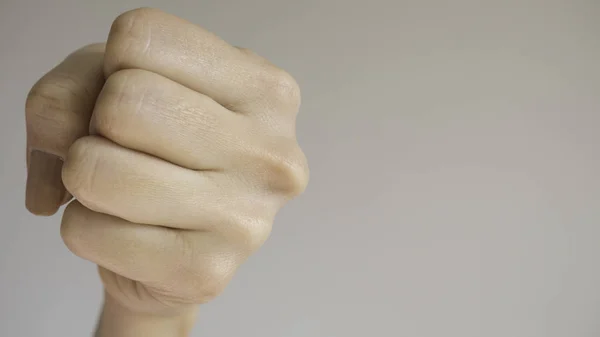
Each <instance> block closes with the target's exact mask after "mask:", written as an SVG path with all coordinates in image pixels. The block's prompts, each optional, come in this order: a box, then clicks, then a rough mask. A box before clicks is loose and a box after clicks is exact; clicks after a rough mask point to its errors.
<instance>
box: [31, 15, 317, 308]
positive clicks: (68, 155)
mask: <svg viewBox="0 0 600 337" xmlns="http://www.w3.org/2000/svg"><path fill="white" fill-rule="evenodd" d="M299 104H300V92H299V89H298V86H297V84H296V82H295V81H294V79H293V78H292V77H291V76H290V75H289V74H287V73H286V72H284V71H283V70H281V69H279V68H277V67H276V66H274V65H273V64H271V63H269V62H268V61H267V60H265V59H263V58H262V57H260V56H258V55H256V54H254V53H252V52H250V51H248V50H245V49H240V48H236V47H233V46H231V45H229V44H227V43H226V42H224V41H223V40H221V39H219V38H218V37H216V36H214V35H213V34H211V33H209V32H208V31H206V30H204V29H202V28H200V27H198V26H195V25H193V24H191V23H189V22H187V21H184V20H182V19H179V18H177V17H174V16H171V15H168V14H166V13H163V12H161V11H158V10H153V9H137V10H133V11H130V12H127V13H125V14H122V15H121V16H119V17H118V18H117V19H116V20H115V21H114V23H113V25H112V28H111V30H110V34H109V37H108V41H107V42H106V44H95V45H90V46H87V47H84V48H82V49H80V50H78V51H76V52H74V53H73V54H71V55H70V56H69V57H67V58H66V59H65V60H64V62H63V63H61V64H60V65H58V66H57V67H56V68H54V69H53V70H51V71H50V72H49V73H48V74H46V75H45V76H44V77H42V79H40V80H39V81H38V82H37V83H36V84H35V85H34V87H33V88H32V90H31V92H30V94H29V96H28V99H27V106H26V120H27V141H28V144H27V146H28V156H27V158H28V182H27V201H26V204H27V207H28V209H29V210H30V211H31V212H33V213H35V214H45V215H49V214H53V213H55V212H56V211H57V209H58V208H59V207H60V205H62V204H65V203H67V202H69V200H70V199H71V196H73V197H74V199H75V200H73V201H72V202H71V203H70V204H69V205H68V206H67V208H66V209H65V212H64V215H63V219H62V226H61V234H62V237H63V239H64V242H65V244H66V245H67V247H68V248H69V249H70V250H71V251H73V252H74V253H75V254H76V255H78V256H80V257H82V258H84V259H87V260H90V261H92V262H94V263H96V264H98V266H99V271H100V276H101V279H102V281H103V284H104V286H105V289H106V293H107V296H108V297H109V298H110V299H111V301H114V305H115V306H118V307H119V308H121V309H120V310H126V311H127V312H130V313H132V314H134V315H155V316H170V315H178V314H179V313H181V312H185V311H186V310H188V309H189V308H190V307H193V306H195V305H196V304H199V303H204V302H206V301H208V300H210V299H212V298H213V297H215V296H216V295H218V294H219V293H220V292H221V291H222V290H223V288H224V287H225V285H226V284H227V283H228V281H229V280H230V279H231V277H232V275H233V273H234V272H235V270H236V268H237V267H238V266H239V265H240V264H241V263H242V262H243V261H244V260H245V259H246V258H247V257H248V256H249V254H251V253H252V252H254V251H255V250H256V249H257V248H258V247H259V246H261V244H262V243H263V242H264V241H265V239H266V238H267V237H268V235H269V232H270V230H271V225H272V222H273V219H274V216H275V214H276V212H277V211H278V210H279V209H280V208H281V207H282V205H284V203H285V202H287V201H288V200H290V199H291V198H292V197H294V196H296V195H298V194H299V193H301V192H302V191H303V190H304V188H305V186H306V183H307V181H308V169H307V164H306V159H305V156H304V155H303V153H302V151H301V149H300V148H299V146H298V144H297V142H296V137H295V118H296V114H297V111H298V107H299Z"/></svg>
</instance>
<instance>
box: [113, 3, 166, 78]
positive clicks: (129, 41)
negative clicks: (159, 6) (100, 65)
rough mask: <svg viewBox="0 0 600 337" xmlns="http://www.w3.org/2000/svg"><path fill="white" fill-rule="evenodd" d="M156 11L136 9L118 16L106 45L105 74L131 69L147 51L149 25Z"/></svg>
mask: <svg viewBox="0 0 600 337" xmlns="http://www.w3.org/2000/svg"><path fill="white" fill-rule="evenodd" d="M156 11H157V10H155V9H151V8H138V9H134V10H130V11H127V12H125V13H123V14H121V15H119V16H118V17H117V18H116V19H115V20H114V21H113V23H112V25H111V28H110V33H109V36H108V41H107V44H106V55H105V61H104V63H105V73H106V74H107V75H110V73H112V72H114V71H116V70H118V69H123V68H128V67H132V62H134V61H135V60H136V59H137V58H139V57H140V56H141V55H142V54H144V53H145V52H146V51H147V47H148V45H149V42H150V36H151V35H150V30H149V29H150V23H151V19H152V16H153V15H155V13H156Z"/></svg>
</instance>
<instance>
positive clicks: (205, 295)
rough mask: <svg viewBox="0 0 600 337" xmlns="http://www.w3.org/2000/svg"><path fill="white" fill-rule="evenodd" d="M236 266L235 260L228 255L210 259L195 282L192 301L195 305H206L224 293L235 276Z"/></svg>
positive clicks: (215, 256)
mask: <svg viewBox="0 0 600 337" xmlns="http://www.w3.org/2000/svg"><path fill="white" fill-rule="evenodd" d="M235 264H236V261H235V259H233V258H231V257H229V256H227V255H226V254H224V255H222V256H219V255H214V256H212V257H211V258H209V259H208V260H207V261H206V264H205V265H204V266H203V267H202V272H201V274H200V275H199V276H198V277H197V279H196V280H195V286H194V287H193V289H194V290H193V292H192V294H191V295H190V297H191V300H192V301H193V302H194V303H206V302H209V301H211V300H213V299H214V298H216V297H217V296H219V295H220V294H221V293H223V291H224V290H225V288H226V287H227V284H228V283H229V281H230V280H231V277H232V276H233V272H234V270H235V268H236V266H235Z"/></svg>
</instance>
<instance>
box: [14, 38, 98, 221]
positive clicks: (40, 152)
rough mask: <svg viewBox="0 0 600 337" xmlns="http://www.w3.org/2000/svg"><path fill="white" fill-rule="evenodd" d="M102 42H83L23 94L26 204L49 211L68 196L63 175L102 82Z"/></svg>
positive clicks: (34, 210) (85, 128)
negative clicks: (88, 44) (82, 44)
mask: <svg viewBox="0 0 600 337" xmlns="http://www.w3.org/2000/svg"><path fill="white" fill-rule="evenodd" d="M103 59H104V44H94V45H90V46H87V47H84V48H82V49H80V50H78V51H76V52H74V53H73V54H71V55H69V57H67V58H66V59H65V60H64V61H63V62H62V63H61V64H59V65H58V66H56V67H55V68H54V69H52V70H51V71H50V72H48V73H47V74H46V75H44V76H43V77H42V78H41V79H40V80H39V81H38V82H37V83H36V84H35V85H34V86H33V88H32V89H31V91H30V92H29V95H28V96H27V102H26V107H25V120H26V124H27V187H26V193H25V194H26V195H25V206H26V207H27V209H28V210H29V211H30V212H31V213H33V214H37V215H52V214H54V213H56V211H57V210H58V209H59V208H60V206H61V205H62V204H64V203H66V202H67V201H69V200H70V199H71V195H70V194H69V193H68V192H67V191H66V189H65V187H64V185H63V183H62V178H61V171H62V165H63V160H64V158H65V156H66V154H67V152H68V150H69V147H70V146H71V144H73V142H74V141H75V140H77V139H78V138H81V137H83V136H85V135H87V134H88V129H89V122H90V117H91V115H92V111H93V109H94V104H95V102H96V98H97V97H98V95H99V93H100V90H101V89H102V86H103V85H104V76H103V72H102V67H103Z"/></svg>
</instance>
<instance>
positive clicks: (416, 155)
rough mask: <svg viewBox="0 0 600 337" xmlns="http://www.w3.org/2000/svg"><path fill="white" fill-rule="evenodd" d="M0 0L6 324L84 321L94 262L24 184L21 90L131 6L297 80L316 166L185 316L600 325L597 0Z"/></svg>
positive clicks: (468, 329) (389, 331)
mask: <svg viewBox="0 0 600 337" xmlns="http://www.w3.org/2000/svg"><path fill="white" fill-rule="evenodd" d="M0 4H1V5H0V57H1V62H0V98H1V102H2V105H1V108H0V109H1V112H0V113H1V119H0V121H1V127H0V140H1V142H0V146H1V159H0V160H1V170H2V171H1V173H2V174H1V177H0V184H1V185H0V187H1V192H0V193H1V195H0V198H1V200H2V202H1V203H0V212H1V213H0V214H1V215H2V220H1V221H2V223H1V229H0V233H1V236H0V336H7V337H8V336H35V337H38V336H52V337H54V336H56V337H58V336H61V337H64V336H74V337H75V336H77V337H79V336H89V335H90V332H91V331H92V329H93V327H94V324H95V321H96V317H97V311H98V308H99V305H100V302H101V289H100V283H99V281H98V279H97V276H96V272H95V267H94V266H93V265H92V264H91V263H88V262H85V261H82V260H80V259H78V258H76V257H74V256H73V255H72V254H71V253H70V252H69V251H68V250H67V249H66V248H65V247H64V246H63V244H62V242H61V240H60V237H59V230H58V228H59V220H60V217H59V216H58V215H57V216H54V217H52V218H36V217H33V216H31V215H29V214H28V213H27V212H26V211H25V208H24V206H23V200H24V181H25V164H24V162H25V158H24V154H25V151H24V147H25V133H24V118H23V105H24V99H25V95H26V94H27V91H28V90H29V87H30V86H31V85H32V84H33V83H34V82H35V80H36V79H37V78H38V77H40V76H41V75H42V74H43V73H44V72H45V71H47V70H48V69H49V68H51V67H52V66H54V65H55V64H56V63H57V62H59V61H60V60H61V59H62V58H63V57H64V56H66V55H67V54H68V53H69V52H71V51H72V50H74V49H76V48H78V47H80V46H82V45H84V44H87V43H90V42H95V41H102V40H104V39H105V37H106V34H107V32H108V28H109V26H110V23H111V21H112V19H113V18H114V17H115V16H117V15H118V14H119V13H120V12H123V11H125V10H128V9H132V8H135V7H138V6H152V7H159V8H162V9H164V10H166V11H169V12H172V13H174V14H176V15H180V16H182V17H184V18H186V19H189V20H191V21H193V22H195V23H198V24H201V25H203V26H205V27H206V28H208V29H210V30H212V31H214V32H216V33H217V34H219V35H221V36H222V37H224V38H225V39H227V40H228V41H230V42H231V43H234V44H236V45H241V46H246V47H249V48H252V49H254V50H255V51H257V52H258V53H259V54H262V55H264V56H266V57H268V58H270V59H271V60H272V61H273V62H274V63H276V64H278V65H280V66H281V67H283V68H285V69H287V70H289V71H290V72H291V73H292V74H293V75H294V76H295V77H296V78H297V79H298V81H299V83H300V84H301V86H302V88H303V97H304V103H303V108H302V112H301V115H300V117H299V125H298V129H299V138H300V142H301V145H302V146H303V148H304V149H305V151H306V153H307V155H308V158H309V160H310V163H311V167H312V181H311V185H310V187H309V189H308V190H307V192H306V194H305V195H304V196H303V197H301V198H300V199H298V200H296V201H295V202H293V203H291V204H289V206H288V207H286V208H285V209H284V210H283V211H282V212H281V214H280V216H279V217H278V219H277V223H276V226H275V229H274V233H273V235H272V237H271V239H270V241H269V242H268V243H267V244H266V246H265V247H264V248H263V249H262V250H261V251H260V252H259V253H258V254H256V255H255V256H254V257H253V258H252V259H251V260H250V261H249V262H248V263H247V264H246V265H244V266H243V267H242V268H241V270H240V272H239V274H238V275H237V277H236V278H235V279H234V281H233V282H232V283H231V285H230V286H229V287H228V288H227V290H226V292H225V293H224V294H223V295H222V296H221V297H220V298H218V299H217V300H216V301H214V302H212V303H210V304H208V305H205V306H204V307H203V308H202V310H201V314H200V318H199V320H198V324H197V327H196V330H195V332H194V336H198V337H199V336H260V337H271V336H272V337H275V336H285V337H296V336H323V337H346V336H353V337H354V336H356V337H363V336H407V337H438V336H451V337H454V336H456V337H470V336H472V337H481V336H486V337H495V336H497V337H507V336H510V337H520V336H523V337H538V336H539V337H554V336H556V337H558V336H569V337H583V336H586V337H587V336H589V337H591V336H599V335H600V226H599V223H598V221H599V220H600V207H599V206H600V132H599V126H600V1H598V0H587V1H585V0H581V1H576V0H563V1H552V0H547V1H525V0H518V1H517V0H513V1H506V0H505V1H501V0H498V1H484V0H477V1H475V0H473V1H444V0H437V1H434V0H429V1H424V0H414V1H403V0H395V1H394V0H389V1H384V0H369V1H345V0H303V1H276V0H254V1H247V0H235V1H234V0H230V1H223V0H220V1H217V0H210V1H209V0H206V1H172V0H170V1H167V0H163V1H158V0H156V1H145V2H142V1H117V0H114V1H75V0H70V1H69V0H52V1H48V0H0Z"/></svg>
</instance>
